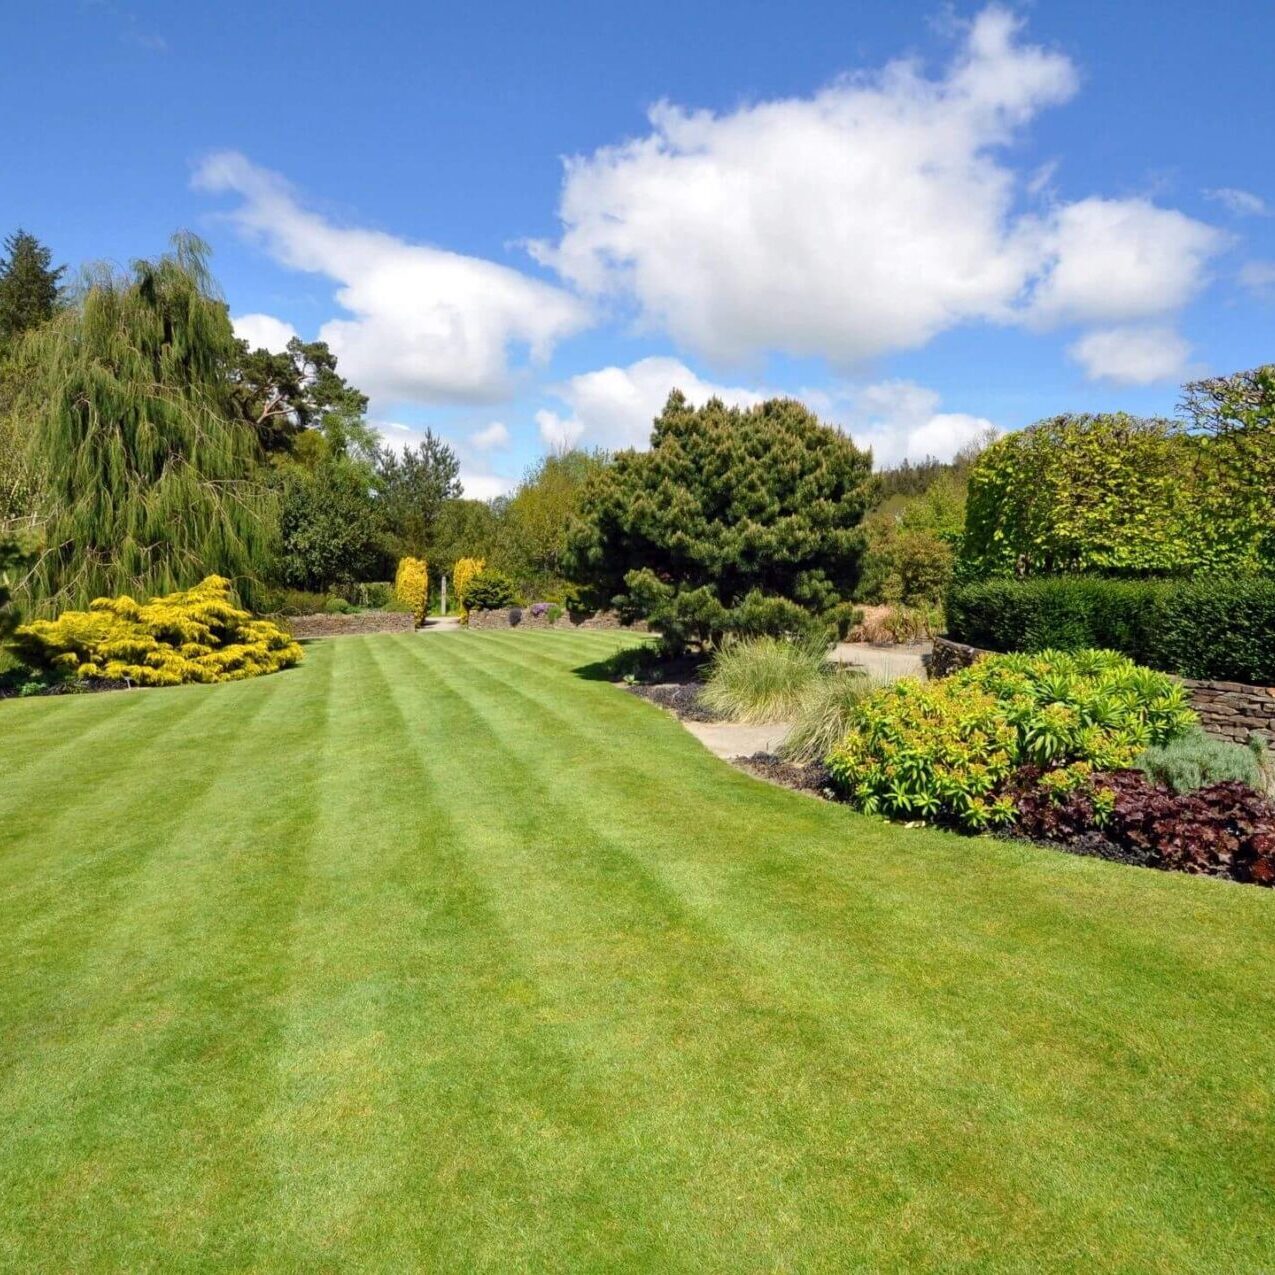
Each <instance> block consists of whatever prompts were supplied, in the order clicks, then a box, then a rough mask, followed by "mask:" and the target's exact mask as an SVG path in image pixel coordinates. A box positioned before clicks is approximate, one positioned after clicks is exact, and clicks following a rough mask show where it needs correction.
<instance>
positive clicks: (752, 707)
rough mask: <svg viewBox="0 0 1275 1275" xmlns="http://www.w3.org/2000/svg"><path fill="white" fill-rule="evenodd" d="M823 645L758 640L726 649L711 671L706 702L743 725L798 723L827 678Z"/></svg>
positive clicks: (703, 698) (704, 694)
mask: <svg viewBox="0 0 1275 1275" xmlns="http://www.w3.org/2000/svg"><path fill="white" fill-rule="evenodd" d="M823 662H824V651H823V647H822V646H821V645H816V644H813V643H807V642H790V641H786V640H785V639H783V638H776V637H758V638H752V639H750V640H748V641H733V642H728V643H726V645H725V646H723V647H722V648H721V649H720V650H719V651H717V652H716V653H715V654H714V656H713V659H712V663H711V665H710V667H709V675H708V682H707V684H706V685H705V687H704V690H703V691H702V692H701V694H700V701H701V703H703V704H704V706H705V707H706V708H708V709H709V710H710V711H712V712H714V713H720V714H721V715H722V716H723V717H728V718H730V719H731V720H732V721H737V722H777V721H784V720H787V719H788V718H791V717H794V716H796V714H797V711H798V709H799V708H800V706H801V703H802V699H803V697H804V696H805V694H806V693H807V691H808V690H809V688H810V686H811V685H812V684H813V683H814V682H816V681H818V680H819V678H820V677H821V676H822V669H823Z"/></svg>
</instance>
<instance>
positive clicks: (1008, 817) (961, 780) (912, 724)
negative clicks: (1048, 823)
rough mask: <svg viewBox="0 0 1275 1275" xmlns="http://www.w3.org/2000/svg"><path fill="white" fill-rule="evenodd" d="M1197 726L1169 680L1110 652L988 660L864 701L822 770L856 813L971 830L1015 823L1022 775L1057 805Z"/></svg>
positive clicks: (906, 683)
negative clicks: (1030, 772) (1036, 774)
mask: <svg viewBox="0 0 1275 1275" xmlns="http://www.w3.org/2000/svg"><path fill="white" fill-rule="evenodd" d="M1195 724H1196V718H1195V714H1194V713H1193V712H1192V711H1191V708H1190V705H1189V703H1188V702H1187V698H1186V692H1185V691H1184V689H1183V688H1182V686H1181V685H1180V684H1179V683H1177V682H1176V681H1174V680H1173V679H1172V678H1170V677H1168V676H1166V675H1165V674H1163V673H1156V672H1153V671H1152V670H1150V669H1144V668H1140V667H1139V666H1138V665H1136V664H1134V663H1133V662H1132V661H1131V660H1129V659H1126V658H1125V657H1124V656H1121V655H1117V654H1115V653H1114V652H1111V651H1076V652H1069V653H1068V652H1059V651H1044V652H1041V653H1040V654H1039V655H1001V656H991V657H989V658H987V659H984V660H980V661H979V662H978V663H977V664H975V665H973V666H971V667H970V668H968V669H964V670H962V671H961V672H959V673H957V674H954V675H953V676H952V677H948V678H945V679H943V680H941V681H937V682H927V683H921V682H914V681H902V682H897V683H895V684H894V685H893V686H890V687H888V688H886V689H885V690H883V691H879V692H878V693H877V694H875V695H872V696H870V697H869V698H868V699H866V700H865V701H864V702H863V703H862V704H860V705H859V706H858V707H857V708H856V709H855V710H854V712H853V713H852V715H851V724H850V729H849V731H848V732H847V734H846V737H845V739H843V740H842V741H841V743H840V744H839V745H838V746H837V747H836V748H834V749H833V750H832V751H831V753H829V755H828V758H827V764H828V769H829V771H830V773H831V774H832V777H833V780H834V782H835V783H836V784H837V785H838V787H839V788H840V789H841V790H842V791H843V792H844V793H845V795H846V797H847V799H848V800H849V801H850V802H851V803H852V804H854V805H855V806H857V807H858V808H859V809H860V810H863V811H864V812H866V813H870V814H883V815H890V816H894V817H901V818H909V819H924V820H931V821H935V822H941V823H950V824H953V825H956V826H958V827H961V828H965V829H967V830H969V831H980V830H982V829H985V828H989V827H999V826H1006V825H1008V824H1010V823H1012V822H1013V821H1014V818H1015V816H1016V813H1017V807H1016V804H1015V800H1014V796H1013V793H1012V791H1010V789H1011V787H1012V785H1011V782H1010V781H1011V779H1012V777H1013V776H1014V774H1015V772H1016V771H1017V770H1018V769H1019V768H1020V767H1023V766H1034V767H1036V768H1038V769H1039V771H1040V772H1041V774H1040V780H1039V783H1040V785H1041V786H1042V787H1044V788H1045V789H1046V790H1047V791H1049V792H1050V793H1051V794H1052V795H1055V796H1057V797H1059V798H1060V799H1061V798H1062V797H1063V796H1065V795H1066V794H1067V793H1069V792H1073V791H1075V790H1077V789H1078V788H1081V787H1084V786H1085V785H1086V784H1088V783H1089V780H1090V776H1091V775H1092V774H1093V773H1094V772H1095V771H1111V770H1123V769H1126V768H1128V767H1131V766H1133V765H1134V764H1135V763H1136V762H1137V759H1138V758H1139V757H1140V756H1141V755H1142V753H1143V752H1144V751H1145V750H1146V749H1148V748H1151V747H1153V746H1155V745H1160V744H1165V743H1168V742H1169V741H1171V740H1173V739H1177V738H1178V737H1180V736H1181V735H1183V734H1185V733H1186V732H1187V731H1188V730H1189V729H1190V728H1191V727H1192V726H1194V725H1195Z"/></svg>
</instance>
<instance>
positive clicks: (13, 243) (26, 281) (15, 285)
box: [0, 230, 66, 351]
mask: <svg viewBox="0 0 1275 1275" xmlns="http://www.w3.org/2000/svg"><path fill="white" fill-rule="evenodd" d="M65 272H66V267H65V266H56V267H55V266H54V265H53V253H52V252H51V251H50V250H49V249H48V248H46V247H45V246H44V245H43V244H42V243H41V242H40V241H39V240H38V239H37V238H36V237H35V236H34V235H29V234H27V232H26V231H25V230H18V231H17V232H15V233H14V234H12V235H10V236H9V237H8V238H7V239H6V240H5V241H4V256H3V257H0V351H3V350H4V349H6V348H7V347H9V346H10V345H12V343H13V342H14V341H15V340H16V339H17V338H18V337H20V336H21V335H22V334H23V333H24V332H29V331H30V330H31V329H32V328H36V327H39V326H40V324H42V323H47V322H48V321H49V320H50V319H51V318H52V317H53V315H54V312H55V311H56V310H57V305H58V288H59V281H60V280H61V278H62V275H63V274H64V273H65Z"/></svg>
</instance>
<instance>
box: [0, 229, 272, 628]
mask: <svg viewBox="0 0 1275 1275" xmlns="http://www.w3.org/2000/svg"><path fill="white" fill-rule="evenodd" d="M206 258H207V249H206V248H205V247H204V245H203V244H202V243H200V242H199V240H197V239H194V238H193V237H190V236H178V237H177V238H175V240H174V244H173V250H172V251H171V252H170V253H168V254H167V255H165V256H162V257H160V258H159V259H158V260H155V261H138V262H136V263H134V266H133V269H132V273H131V275H127V276H120V275H118V274H115V273H112V272H110V271H107V270H101V271H99V272H98V273H97V274H96V275H95V276H90V277H89V279H88V280H87V281H86V285H85V288H84V290H83V294H82V296H81V297H80V298H79V300H78V301H77V303H76V304H75V305H74V306H73V307H71V308H69V309H67V310H65V311H63V312H62V313H60V314H58V315H56V316H55V317H54V319H53V320H52V321H51V322H50V323H47V324H45V325H43V326H42V327H39V328H36V329H33V330H32V331H29V332H28V333H27V334H26V335H25V337H24V338H23V339H22V341H21V342H20V343H19V345H18V347H17V349H16V351H15V354H14V361H15V364H16V366H17V369H18V371H19V373H20V375H19V378H18V384H19V389H18V393H17V397H16V400H15V402H14V404H13V406H12V408H11V409H10V410H11V411H12V412H13V413H14V414H16V416H17V417H18V418H19V419H22V420H24V421H25V422H27V423H28V427H27V434H28V442H27V451H28V459H29V461H30V470H31V472H32V473H33V474H34V475H35V476H36V481H37V486H38V499H37V505H36V509H37V514H38V515H39V519H40V521H41V523H42V531H43V540H44V544H45V546H46V547H45V550H44V553H43V555H42V557H41V559H40V562H39V564H38V565H37V567H36V569H35V571H34V574H33V576H32V577H31V578H30V581H29V589H30V592H31V595H32V597H33V599H34V600H36V601H37V602H38V603H39V605H40V606H41V608H42V609H56V608H59V607H64V606H68V605H79V604H83V603H86V602H88V601H90V600H91V599H92V598H94V597H96V596H99V595H102V594H114V593H132V594H154V593H167V592H169V591H170V590H172V589H177V588H183V587H186V586H189V585H191V584H193V583H195V582H196V581H197V580H199V579H200V578H201V577H202V576H205V575H208V574H210V573H216V574H220V575H225V576H229V577H231V578H232V579H234V580H235V581H236V582H237V583H238V584H239V586H240V588H241V591H244V592H247V593H248V594H249V596H250V595H251V592H252V585H253V582H254V580H255V579H257V578H258V576H259V574H260V572H261V571H263V570H264V569H265V568H266V566H267V564H268V563H269V561H270V559H271V557H272V554H273V550H274V539H275V536H276V535H277V517H276V516H275V511H274V507H273V497H272V495H271V493H270V492H269V490H268V489H267V487H266V486H265V485H264V484H263V483H262V481H261V449H260V447H259V444H258V442H257V438H256V435H255V432H254V431H253V430H252V429H251V428H250V427H248V426H247V425H245V424H243V423H242V422H241V421H239V420H237V419H235V408H234V405H233V403H232V401H231V393H232V389H231V381H230V377H229V369H230V368H231V366H232V365H233V362H234V359H235V357H236V352H237V351H236V345H235V338H234V333H233V332H232V330H231V326H230V319H229V317H228V315H227V313H226V307H225V305H224V303H223V302H222V301H221V300H220V299H219V298H218V297H217V296H216V295H215V293H214V291H213V285H212V281H211V278H210V276H209V273H208V269H207V261H206Z"/></svg>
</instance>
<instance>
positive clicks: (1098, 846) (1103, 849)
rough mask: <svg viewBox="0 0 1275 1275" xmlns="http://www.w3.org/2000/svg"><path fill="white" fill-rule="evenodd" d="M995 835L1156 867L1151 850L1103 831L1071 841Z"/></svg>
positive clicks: (1034, 844) (1068, 851)
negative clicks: (1117, 840) (1131, 846)
mask: <svg viewBox="0 0 1275 1275" xmlns="http://www.w3.org/2000/svg"><path fill="white" fill-rule="evenodd" d="M993 835H994V836H996V837H998V838H1000V839H1003V840H1005V841H1018V842H1023V841H1026V842H1028V843H1029V844H1030V845H1033V846H1040V848H1041V849H1042V850H1061V851H1062V853H1063V854H1078V855H1083V856H1084V857H1086V858H1090V859H1106V860H1107V861H1108V862H1109V863H1127V864H1129V865H1131V866H1132V867H1135V868H1154V867H1155V866H1156V863H1155V856H1154V854H1152V853H1151V852H1150V851H1147V852H1146V853H1143V854H1138V853H1136V852H1135V851H1133V850H1126V849H1125V848H1124V847H1123V846H1118V845H1116V844H1115V843H1114V842H1112V841H1108V840H1107V838H1106V837H1104V836H1103V835H1102V833H1101V832H1084V833H1081V834H1080V835H1079V836H1077V837H1073V838H1072V839H1071V840H1070V841H1050V840H1048V839H1047V838H1045V837H1026V836H1024V835H1023V834H1022V833H1021V832H1012V831H1011V832H998V833H994V834H993Z"/></svg>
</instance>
